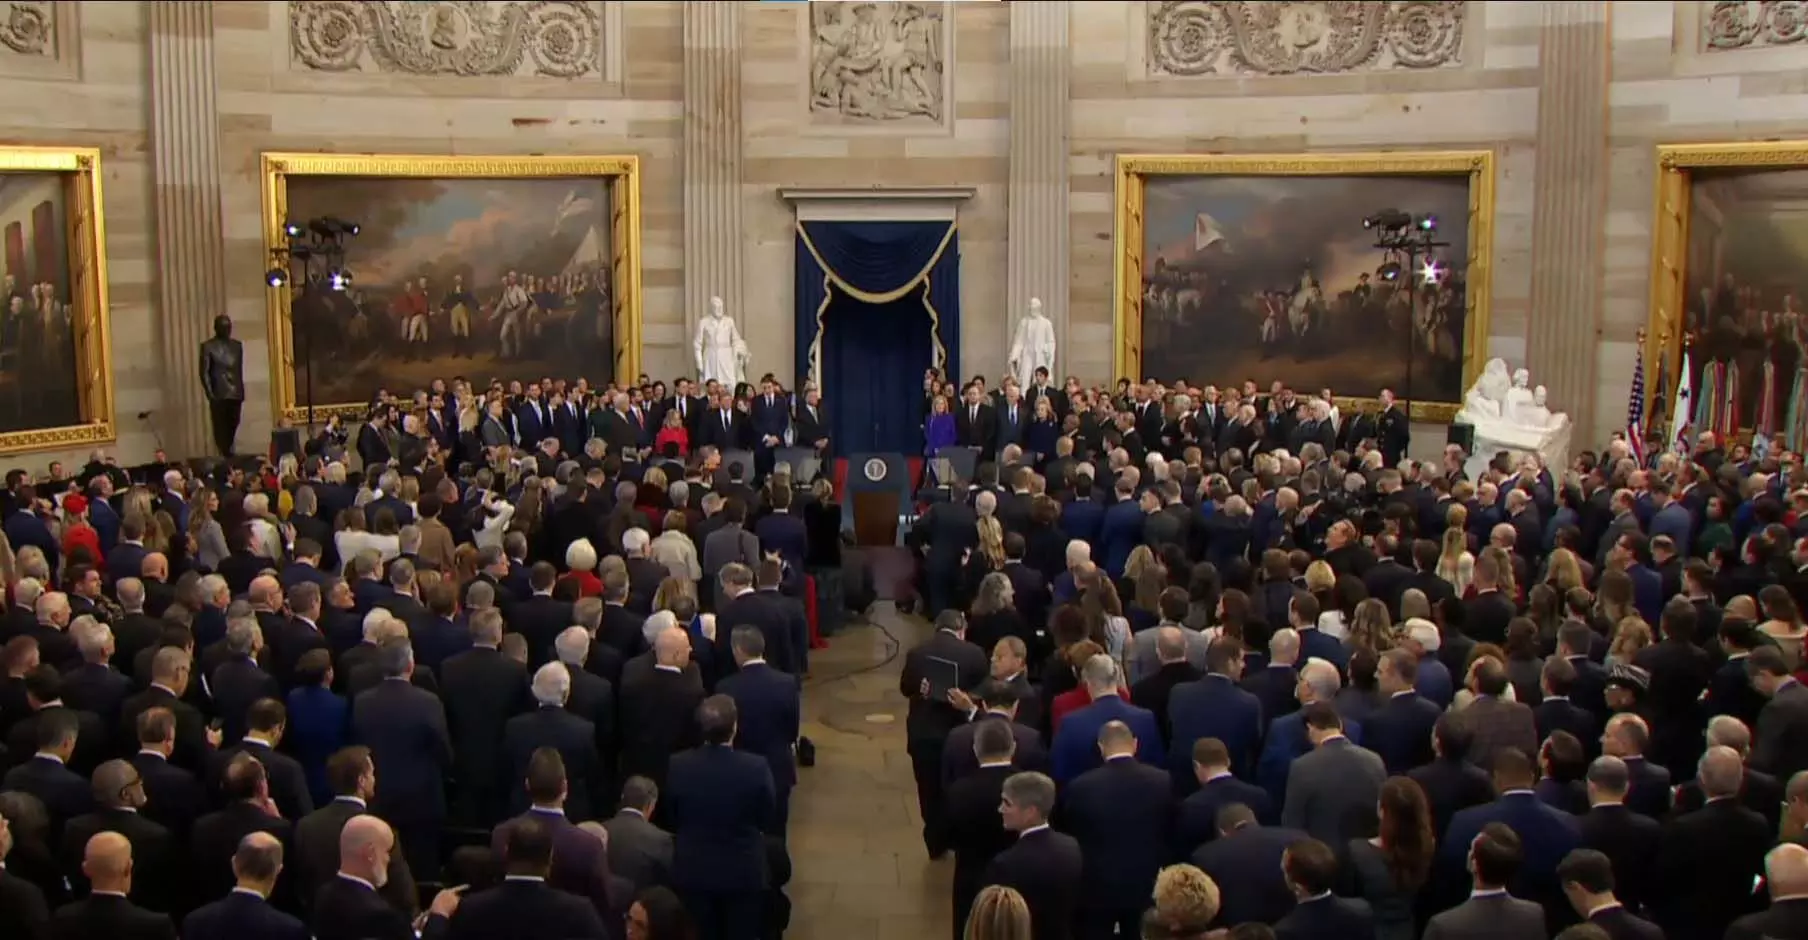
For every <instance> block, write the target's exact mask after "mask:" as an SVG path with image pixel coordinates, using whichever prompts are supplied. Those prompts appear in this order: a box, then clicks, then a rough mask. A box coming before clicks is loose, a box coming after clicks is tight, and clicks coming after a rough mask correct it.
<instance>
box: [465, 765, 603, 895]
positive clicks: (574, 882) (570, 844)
mask: <svg viewBox="0 0 1808 940" xmlns="http://www.w3.org/2000/svg"><path fill="white" fill-rule="evenodd" d="M523 777H524V783H523V786H522V790H523V792H524V793H525V794H526V797H527V802H528V809H527V811H526V812H524V813H522V814H521V815H519V816H516V817H515V818H514V819H510V820H508V821H507V822H504V823H503V824H501V825H499V826H497V827H496V830H495V832H494V833H492V834H491V837H490V851H492V852H494V853H495V854H496V856H497V857H498V858H504V857H507V855H508V846H509V842H510V840H511V839H512V838H513V835H512V833H513V832H514V831H515V830H516V829H519V828H520V827H522V826H524V825H535V826H541V827H544V828H545V830H546V832H547V835H548V837H549V838H550V839H551V840H552V846H553V855H552V870H551V871H550V872H549V873H546V874H545V876H544V877H545V878H546V882H547V884H549V885H551V886H552V887H554V888H557V889H559V890H560V891H567V892H570V893H571V894H574V895H577V896H578V897H580V898H584V899H586V900H588V901H589V902H590V903H591V904H592V905H593V906H594V907H595V908H596V912H597V913H598V914H607V913H609V911H610V910H611V907H612V903H611V901H610V898H609V884H608V880H609V879H608V875H609V863H608V853H607V852H606V850H605V849H604V846H603V843H602V842H600V841H598V840H597V838H596V837H595V836H592V835H591V834H590V833H588V832H585V831H584V830H582V829H579V828H578V826H577V822H576V821H575V820H573V819H571V817H570V816H569V815H568V814H567V813H566V806H567V800H568V797H569V795H570V793H571V788H570V785H569V781H568V780H567V778H566V776H565V760H564V758H562V757H560V756H559V751H558V750H557V749H555V748H551V747H542V748H537V749H535V750H534V751H533V755H532V756H531V757H530V758H528V761H527V767H526V772H525V774H524V775H523ZM454 929H455V930H456V929H457V928H456V927H455V928H454Z"/></svg>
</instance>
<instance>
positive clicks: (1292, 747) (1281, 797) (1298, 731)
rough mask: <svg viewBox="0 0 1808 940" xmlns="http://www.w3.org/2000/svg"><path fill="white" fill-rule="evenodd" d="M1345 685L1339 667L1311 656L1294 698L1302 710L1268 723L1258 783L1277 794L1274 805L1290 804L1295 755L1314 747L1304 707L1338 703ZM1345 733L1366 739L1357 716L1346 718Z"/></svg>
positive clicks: (1352, 738) (1355, 739)
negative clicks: (1288, 801)
mask: <svg viewBox="0 0 1808 940" xmlns="http://www.w3.org/2000/svg"><path fill="white" fill-rule="evenodd" d="M1342 687H1343V677H1342V676H1341V675H1340V674H1339V673H1338V671H1337V667H1336V666H1334V665H1332V664H1331V663H1329V662H1326V661H1325V660H1322V659H1308V660H1306V662H1305V665H1302V666H1300V667H1299V682H1298V684H1296V685H1295V686H1294V689H1293V694H1294V698H1295V699H1296V700H1297V701H1298V702H1299V706H1300V711H1296V712H1294V713H1292V714H1290V715H1283V716H1281V717H1279V718H1276V719H1274V720H1273V721H1271V722H1269V723H1268V739H1267V743H1266V744H1264V745H1263V747H1262V757H1261V759H1260V760H1259V761H1258V762H1257V764H1256V783H1258V784H1260V785H1261V786H1262V787H1263V789H1266V790H1267V791H1268V793H1269V795H1270V796H1271V797H1273V798H1274V805H1276V806H1285V805H1287V774H1288V771H1289V769H1290V768H1291V767H1292V766H1293V762H1294V760H1295V759H1297V758H1299V757H1302V756H1304V755H1305V754H1307V753H1308V752H1310V751H1311V750H1312V739H1311V737H1310V736H1308V735H1307V733H1306V720H1305V716H1304V714H1303V713H1304V709H1305V707H1306V706H1308V705H1311V704H1313V703H1316V702H1323V703H1325V704H1327V705H1331V704H1334V703H1335V702H1336V699H1337V692H1338V690H1339V689H1341V688H1342ZM1343 736H1344V737H1346V738H1349V739H1350V742H1351V743H1352V744H1361V743H1362V726H1361V725H1360V724H1358V723H1357V722H1356V721H1355V720H1353V719H1348V718H1346V719H1344V720H1343Z"/></svg>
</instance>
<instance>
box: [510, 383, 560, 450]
mask: <svg viewBox="0 0 1808 940" xmlns="http://www.w3.org/2000/svg"><path fill="white" fill-rule="evenodd" d="M515 430H516V432H517V434H516V443H518V444H519V445H520V446H521V448H522V449H523V450H535V449H537V448H539V446H540V442H541V441H542V440H545V439H546V438H549V437H552V436H553V426H552V409H551V408H548V407H547V406H546V402H544V401H542V400H541V399H540V383H538V382H530V383H528V386H527V397H526V398H525V399H523V400H522V402H521V404H520V405H518V406H516V408H515Z"/></svg>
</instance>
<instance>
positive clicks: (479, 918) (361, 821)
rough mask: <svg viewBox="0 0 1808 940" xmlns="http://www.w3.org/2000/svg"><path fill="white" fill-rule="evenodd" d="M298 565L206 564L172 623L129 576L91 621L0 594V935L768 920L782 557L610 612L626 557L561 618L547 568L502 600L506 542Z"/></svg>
mask: <svg viewBox="0 0 1808 940" xmlns="http://www.w3.org/2000/svg"><path fill="white" fill-rule="evenodd" d="M630 541H633V540H632V539H630ZM294 551H295V555H294V559H295V560H294V561H293V562H291V563H290V564H289V565H288V566H286V568H285V569H284V570H283V571H282V573H281V575H278V574H276V573H274V571H272V572H267V573H264V574H260V575H257V576H256V577H255V578H253V579H252V580H251V582H250V584H249V589H248V591H246V592H245V595H244V596H243V597H240V598H234V597H232V596H231V592H230V589H229V587H228V586H227V584H226V583H225V581H224V580H223V579H221V578H219V577H218V576H214V575H209V576H206V577H203V578H200V579H199V580H198V581H197V582H196V585H195V591H196V595H197V596H198V597H199V598H200V600H199V601H198V604H199V606H200V608H201V612H200V613H198V614H197V615H195V616H194V617H193V618H192V625H190V624H189V623H185V622H184V621H183V620H181V619H180V618H179V617H173V616H169V615H166V616H165V618H162V619H156V618H151V617H149V616H148V615H147V614H145V613H144V600H145V595H146V588H145V584H144V583H143V582H142V581H141V580H140V579H137V578H130V577H127V578H121V579H120V580H119V581H118V582H117V584H116V586H115V589H114V596H115V598H116V600H115V601H114V603H116V604H117V605H118V607H119V614H120V615H119V616H118V617H117V618H114V619H115V622H114V623H112V624H111V625H110V624H108V623H105V622H102V621H101V620H100V619H98V618H97V617H96V616H94V615H93V614H83V615H82V616H79V617H73V618H72V617H71V604H70V596H69V595H65V594H63V593H60V592H55V591H46V590H44V589H43V587H42V586H41V585H39V584H37V583H35V582H34V581H32V580H31V579H26V580H24V581H22V582H21V583H20V584H19V585H17V586H15V588H14V589H13V592H12V594H11V597H12V598H13V599H14V600H15V601H16V603H15V605H14V606H13V607H12V609H11V613H9V614H8V615H7V617H6V618H5V619H4V620H0V625H3V629H4V631H5V633H6V639H5V641H4V646H3V648H0V740H3V741H4V742H5V745H4V753H3V754H0V766H3V767H4V768H5V769H4V776H3V777H0V861H3V862H4V869H3V870H0V937H7V938H11V937H24V938H43V937H56V938H59V940H61V938H69V940H76V938H96V940H100V938H109V937H113V936H115V935H118V936H122V937H141V936H142V937H153V936H157V937H163V936H174V935H175V933H176V930H177V925H179V926H180V932H181V935H182V936H183V937H186V938H221V940H225V938H228V937H237V936H240V935H251V936H261V935H266V934H267V935H270V936H280V937H297V938H299V937H303V936H308V935H310V934H311V935H312V936H314V937H316V938H318V940H364V938H373V937H382V938H391V937H393V938H396V940H406V938H407V937H411V936H415V935H416V932H417V931H418V932H419V935H420V936H435V937H437V936H453V937H473V938H475V937H491V936H499V935H508V936H515V937H544V938H548V940H552V938H572V937H608V938H623V937H627V936H632V935H634V934H632V933H631V930H630V924H631V923H634V922H635V921H636V918H638V919H639V920H640V921H641V922H646V921H647V920H648V918H649V917H651V918H652V919H654V920H660V919H662V918H669V917H678V918H680V919H683V920H686V921H692V922H694V923H695V927H696V930H697V935H698V936H700V937H704V938H717V937H722V938H746V940H755V938H767V937H776V936H778V935H779V934H780V933H782V931H783V929H784V927H785V924H786V923H787V921H788V918H789V905H788V902H787V901H786V899H785V897H784V895H783V891H782V888H783V886H784V883H785V881H786V880H787V879H788V877H789V866H790V862H789V857H788V854H787V852H786V849H785V846H784V832H785V818H786V807H787V806H788V801H789V795H790V791H791V788H792V787H793V786H794V784H795V782H796V762H795V744H796V742H797V740H798V725H799V721H800V710H801V704H800V684H799V682H798V680H797V679H796V677H795V674H794V671H795V670H798V669H800V668H801V664H800V663H799V662H798V659H797V655H796V654H795V653H794V652H793V650H795V645H794V644H793V643H792V638H793V636H794V635H795V631H794V622H795V620H796V619H799V618H801V616H802V614H801V610H799V609H798V604H797V602H796V601H795V600H793V599H791V598H789V597H786V596H784V595H782V594H781V593H779V592H778V591H777V589H776V587H777V584H778V582H779V581H780V580H781V577H782V571H783V563H782V562H780V561H779V560H777V559H776V558H765V559H764V560H762V561H761V562H759V563H758V564H756V566H755V567H754V568H749V567H748V566H745V565H741V564H728V565H725V566H724V567H723V568H722V570H721V572H720V575H719V578H718V581H719V587H720V592H721V596H722V597H723V598H724V600H723V601H722V603H721V604H720V605H719V606H718V609H717V610H718V612H717V614H715V615H714V616H710V615H701V614H698V613H697V610H696V608H697V604H696V602H695V600H694V599H693V598H694V593H693V592H692V591H691V590H689V588H690V585H688V584H685V583H681V582H675V581H674V582H672V583H670V584H665V585H662V589H661V591H660V592H659V598H660V600H659V602H658V603H648V604H646V605H645V606H644V607H641V606H640V605H638V604H631V603H630V591H631V588H630V583H629V582H630V575H629V571H630V567H629V564H628V563H625V562H624V560H623V559H622V558H621V557H620V556H619V555H612V556H609V557H605V558H604V559H602V563H601V564H600V565H598V566H597V570H598V572H600V574H599V575H593V577H596V579H597V580H598V581H599V582H600V585H601V591H600V593H601V595H602V596H600V597H580V598H579V599H577V600H575V601H570V600H562V599H559V598H558V597H556V596H555V592H554V590H553V588H554V581H555V570H554V568H553V567H552V566H551V565H550V564H548V563H546V562H538V563H531V562H526V561H525V560H524V562H523V563H524V565H525V567H526V568H527V577H526V578H524V579H521V580H520V581H519V584H520V585H521V589H520V590H516V588H514V587H513V586H511V585H512V584H514V583H516V579H515V578H513V576H512V573H511V561H510V559H509V557H508V555H507V554H505V553H504V552H502V551H495V552H484V553H480V554H479V559H480V560H481V561H483V562H484V564H483V565H482V566H481V567H480V568H479V570H478V572H477V574H476V575H475V576H474V577H472V578H471V579H470V580H469V581H468V582H466V583H465V584H463V585H462V586H461V585H457V584H455V583H453V582H451V581H449V580H444V579H431V578H423V575H424V574H425V573H426V572H424V571H422V570H417V569H416V568H415V566H414V564H413V563H412V562H410V561H409V560H408V559H406V558H397V559H396V560H394V561H392V562H391V563H390V564H389V565H388V566H387V576H386V577H383V576H382V575H376V576H375V577H372V578H369V579H361V580H360V581H359V583H358V585H357V588H356V589H355V590H354V589H351V588H348V587H347V586H346V585H345V583H344V582H342V581H338V580H336V579H332V578H327V577H325V576H324V572H318V571H314V572H313V574H307V573H306V572H305V571H299V572H298V569H310V563H311V562H312V561H313V560H314V559H316V558H317V557H318V547H317V546H314V545H309V544H307V542H306V540H302V541H300V542H299V543H298V544H297V545H296V546H295V548H294ZM360 557H362V556H360ZM630 561H632V559H630ZM361 564H362V563H361V562H359V561H358V560H356V559H354V560H353V564H352V567H353V568H354V569H357V568H358V567H359V566H360V565H361ZM298 573H299V574H302V575H305V576H297V574H298ZM315 575H320V576H321V577H319V578H316V577H315ZM379 578H381V580H379ZM421 580H428V581H430V582H431V583H430V585H429V587H427V588H426V589H425V590H422V589H421V588H420V586H419V581H421ZM284 581H287V582H288V583H289V586H288V588H287V590H286V591H285V590H284V589H283V586H282V585H283V582H284ZM323 581H324V582H325V583H326V585H327V586H326V588H325V589H324V590H323V588H322V584H321V582H323ZM461 588H462V591H461ZM461 593H462V597H463V600H462V602H461V601H459V599H458V598H459V596H460V594H461ZM561 593H563V592H561ZM25 598H30V600H29V601H26V600H24V599H25ZM649 601H651V598H649ZM636 607H639V610H637V609H636ZM647 611H650V613H649V612H647ZM216 617H217V618H218V619H217V626H216V627H213V628H212V629H214V630H215V631H216V635H215V637H214V638H213V639H211V640H208V639H206V638H205V631H207V630H208V629H210V628H209V626H208V623H209V622H210V618H216ZM718 623H720V624H722V626H721V628H720V629H719V630H718V628H717V627H716V624H718ZM730 625H732V626H730ZM769 656H771V657H772V658H771V660H770V661H769V659H768V657H769ZM427 657H432V658H433V663H432V665H429V664H428V663H427V662H424V661H423V660H425V659H426V658H427ZM781 666H784V667H788V668H789V669H790V670H793V672H787V671H781V668H780V667H781ZM661 912H663V913H661ZM641 935H642V936H645V935H646V934H644V933H643V934H641Z"/></svg>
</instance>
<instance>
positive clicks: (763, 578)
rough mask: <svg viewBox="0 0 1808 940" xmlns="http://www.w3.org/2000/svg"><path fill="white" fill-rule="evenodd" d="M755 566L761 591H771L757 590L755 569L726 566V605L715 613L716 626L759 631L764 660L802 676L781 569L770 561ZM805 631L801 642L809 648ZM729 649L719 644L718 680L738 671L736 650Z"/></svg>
mask: <svg viewBox="0 0 1808 940" xmlns="http://www.w3.org/2000/svg"><path fill="white" fill-rule="evenodd" d="M754 564H755V565H757V567H758V584H759V587H760V588H766V587H768V586H770V587H771V588H772V590H770V591H767V590H756V589H755V584H754V582H755V577H754V569H753V566H749V565H742V564H731V565H725V566H723V568H722V572H721V576H720V580H721V582H722V597H723V602H722V604H721V605H720V607H719V609H718V610H717V612H716V623H718V624H723V625H727V626H731V627H741V626H750V627H754V628H755V629H757V630H759V631H760V634H761V636H762V637H764V639H765V657H764V658H765V659H766V660H767V661H769V662H770V663H771V664H772V665H773V666H775V667H777V668H778V669H780V670H783V671H785V672H788V673H790V674H791V675H793V676H796V675H801V674H802V671H801V669H800V668H799V667H800V665H801V664H802V662H803V659H802V651H800V650H799V649H798V642H797V641H798V639H799V637H798V636H797V629H796V627H797V624H796V622H795V618H794V616H793V615H794V614H796V613H797V611H796V610H795V609H794V608H793V607H792V605H791V604H789V603H787V599H786V598H785V597H784V595H782V594H780V593H778V591H777V588H778V585H779V581H780V579H781V578H782V566H781V565H780V564H779V563H778V562H775V561H772V560H771V559H764V560H762V561H759V562H756V563H754ZM803 629H804V634H805V635H804V636H803V637H802V639H803V641H804V643H805V644H806V645H807V644H808V643H809V636H808V634H809V625H808V624H807V623H806V624H805V625H804V628H803ZM730 646H731V644H729V643H720V642H719V643H717V644H716V655H715V657H714V660H715V661H714V666H715V674H716V675H717V676H718V677H719V678H726V677H727V676H729V675H732V674H733V673H734V671H735V669H736V668H737V667H736V665H735V658H734V650H732V649H731V648H730Z"/></svg>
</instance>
